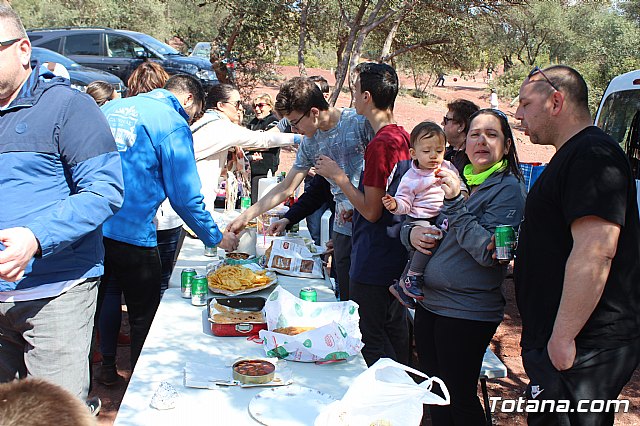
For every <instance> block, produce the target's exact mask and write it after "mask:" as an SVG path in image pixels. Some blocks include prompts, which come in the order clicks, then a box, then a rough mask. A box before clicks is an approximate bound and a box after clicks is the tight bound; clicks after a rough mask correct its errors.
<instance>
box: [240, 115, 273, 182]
mask: <svg viewBox="0 0 640 426" xmlns="http://www.w3.org/2000/svg"><path fill="white" fill-rule="evenodd" d="M278 121H279V120H278V117H276V116H275V115H274V114H273V113H271V114H269V115H267V116H266V117H265V118H263V119H258V118H254V119H253V120H251V121H250V122H249V124H247V128H248V129H251V130H264V131H267V130H269V129H271V128H272V127H275V126H276V125H277V124H278ZM256 152H260V155H262V160H257V161H252V162H251V177H256V176H266V175H267V173H268V172H269V170H271V173H273V174H275V173H276V171H277V170H278V165H279V164H280V148H270V149H268V150H266V151H252V150H247V155H252V154H254V153H256Z"/></svg>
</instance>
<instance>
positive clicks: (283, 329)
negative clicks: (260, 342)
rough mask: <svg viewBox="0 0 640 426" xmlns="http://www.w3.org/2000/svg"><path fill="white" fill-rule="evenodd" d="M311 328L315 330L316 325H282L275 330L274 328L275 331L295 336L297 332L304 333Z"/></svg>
mask: <svg viewBox="0 0 640 426" xmlns="http://www.w3.org/2000/svg"><path fill="white" fill-rule="evenodd" d="M309 330H315V327H281V328H276V329H275V330H273V332H274V333H280V334H288V335H289V336H295V335H296V334H300V333H304V332H305V331H309Z"/></svg>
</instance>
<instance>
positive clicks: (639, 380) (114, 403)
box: [92, 67, 640, 426]
mask: <svg viewBox="0 0 640 426" xmlns="http://www.w3.org/2000/svg"><path fill="white" fill-rule="evenodd" d="M279 73H280V75H282V77H283V79H287V78H290V77H293V76H297V75H298V72H297V68H296V67H281V68H280V69H279ZM307 73H308V75H322V76H324V77H325V78H326V79H327V80H328V81H329V84H334V78H333V76H332V74H331V72H330V71H328V70H321V69H312V68H309V69H307ZM454 78H455V79H457V81H455V82H454V81H453V80H454ZM401 84H402V86H403V87H404V88H406V89H412V88H413V84H412V82H411V79H410V78H409V77H406V76H401ZM429 91H430V92H431V94H432V95H433V98H430V102H429V103H428V104H427V105H424V104H423V103H421V102H420V100H419V99H416V98H413V97H410V96H401V97H399V98H398V99H397V101H396V106H395V117H396V120H397V122H398V124H400V125H401V126H403V127H404V128H405V129H406V130H407V131H409V132H410V131H411V129H412V128H413V127H414V126H415V125H416V124H418V123H419V122H421V121H423V120H433V121H436V122H437V123H440V122H441V121H442V117H443V115H444V114H445V113H446V111H447V108H446V103H447V102H449V101H451V100H454V99H458V98H463V99H469V100H471V101H473V102H475V103H476V104H477V105H478V106H480V107H481V108H485V107H489V90H488V89H487V84H486V83H485V82H484V81H483V75H482V74H480V73H479V74H478V75H476V78H475V81H474V79H473V77H472V76H468V77H467V79H463V78H460V77H459V76H455V75H450V76H447V80H446V82H445V87H437V88H436V87H431V88H429ZM263 92H267V93H270V94H271V95H273V96H275V94H276V93H277V86H275V85H273V86H260V87H258V88H257V89H256V94H257V93H263ZM349 99H350V98H349V96H348V95H346V94H344V93H343V94H341V96H340V98H339V99H338V102H337V106H348V104H349ZM509 102H510V100H500V109H502V110H503V111H504V112H505V113H506V114H507V115H508V116H509V117H510V124H511V126H512V128H513V130H514V137H515V138H516V146H517V150H518V155H519V157H520V161H522V162H527V163H531V162H542V163H545V162H548V161H549V159H550V158H551V156H552V155H553V153H554V151H553V149H552V148H549V147H542V146H536V145H533V144H531V143H530V142H529V138H528V137H526V136H524V134H523V133H522V131H521V130H520V129H519V127H518V125H519V123H518V122H517V120H515V118H514V117H513V114H514V112H515V107H516V106H517V105H515V106H510V105H509ZM294 156H295V152H293V151H292V150H282V154H281V162H280V170H285V171H286V170H288V169H289V168H290V166H291V164H292V163H293V159H294ZM504 291H505V296H506V299H507V306H506V310H505V318H504V321H503V322H502V324H501V325H500V327H499V328H498V331H497V332H496V334H495V336H494V338H493V340H492V342H491V348H492V350H493V352H494V353H495V354H496V355H497V356H498V357H499V358H500V359H501V360H502V362H503V363H504V364H505V365H506V367H507V370H508V374H507V377H506V378H503V379H493V380H488V381H487V385H488V390H489V395H490V396H496V397H501V398H503V399H517V398H518V397H520V396H521V395H522V393H523V391H524V389H525V386H526V384H527V377H526V374H525V373H524V369H523V367H522V362H521V360H520V347H519V341H520V330H521V328H520V327H521V322H520V316H519V314H518V311H517V308H516V304H515V294H514V287H513V281H512V280H511V279H507V280H505V282H504ZM451 344H455V341H454V340H453V339H452V342H451ZM128 351H129V348H128V347H119V348H118V361H117V363H118V372H119V374H120V375H121V376H122V378H121V380H120V382H119V383H118V384H117V385H115V386H112V387H105V386H102V385H99V384H96V385H95V386H94V388H93V391H92V395H97V396H99V397H100V398H101V399H102V403H103V408H102V412H101V414H100V416H99V418H98V420H99V425H111V424H113V421H114V419H115V416H116V413H117V410H118V407H119V406H120V402H121V400H122V397H123V395H124V392H125V391H126V386H127V383H128V380H129V377H130V376H131V368H130V363H129V356H128ZM478 395H481V391H480V387H478ZM620 398H621V399H629V400H630V410H629V412H628V413H620V414H618V415H617V416H616V422H615V424H616V425H620V426H632V425H638V424H640V410H639V407H640V370H636V372H635V374H634V375H633V377H632V379H631V381H630V382H629V383H628V384H627V386H626V387H625V388H624V389H623V391H622V394H621V396H620ZM493 423H494V424H496V425H524V424H526V416H525V415H524V414H523V413H503V412H496V413H494V414H493Z"/></svg>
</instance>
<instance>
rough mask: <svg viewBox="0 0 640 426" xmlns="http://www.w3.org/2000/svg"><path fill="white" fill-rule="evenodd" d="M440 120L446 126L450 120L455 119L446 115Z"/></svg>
mask: <svg viewBox="0 0 640 426" xmlns="http://www.w3.org/2000/svg"><path fill="white" fill-rule="evenodd" d="M442 121H443V122H444V125H445V126H446V125H447V124H449V122H450V121H455V120H454V119H453V118H449V117H447V116H446V115H445V116H444V117H442Z"/></svg>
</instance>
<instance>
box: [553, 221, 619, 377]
mask: <svg viewBox="0 0 640 426" xmlns="http://www.w3.org/2000/svg"><path fill="white" fill-rule="evenodd" d="M571 235H572V237H573V248H572V249H571V253H570V255H569V259H568V260H567V266H566V268H565V275H564V286H563V290H562V298H561V299H560V306H559V308H558V313H557V315H556V320H555V323H554V326H553V333H552V334H551V338H550V339H549V343H548V344H547V348H548V351H549V358H550V359H551V362H552V363H553V365H554V366H555V367H556V369H558V370H566V369H568V368H571V366H572V365H573V361H574V360H575V354H576V348H575V338H576V336H577V335H578V333H579V332H580V330H582V328H583V327H584V325H585V323H586V322H587V320H588V319H589V317H590V316H591V314H592V313H593V311H594V309H595V308H596V306H597V304H598V302H599V301H600V297H601V296H602V292H603V291H604V286H605V284H606V281H607V278H608V276H609V271H610V269H611V262H612V260H613V257H614V256H615V254H616V247H617V245H618V238H619V236H620V226H619V225H617V224H614V223H611V222H608V221H606V220H604V219H602V218H600V217H597V216H585V217H582V218H580V219H576V220H575V221H574V222H573V223H572V224H571Z"/></svg>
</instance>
